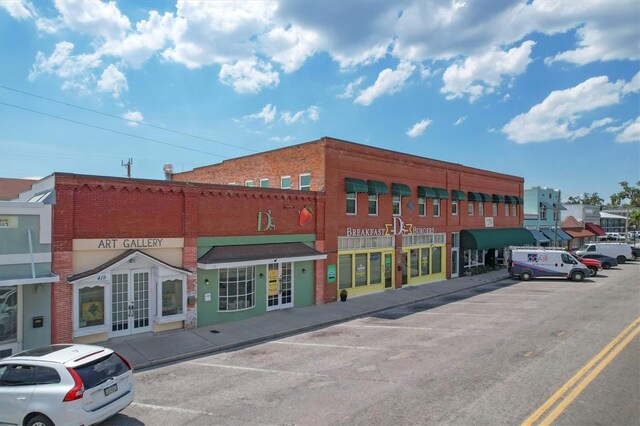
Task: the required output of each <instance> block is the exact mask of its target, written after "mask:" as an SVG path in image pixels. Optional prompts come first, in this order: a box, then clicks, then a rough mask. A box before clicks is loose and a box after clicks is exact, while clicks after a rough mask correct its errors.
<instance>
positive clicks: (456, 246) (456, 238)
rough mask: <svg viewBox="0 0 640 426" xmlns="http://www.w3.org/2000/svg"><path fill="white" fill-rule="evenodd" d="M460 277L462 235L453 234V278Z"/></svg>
mask: <svg viewBox="0 0 640 426" xmlns="http://www.w3.org/2000/svg"><path fill="white" fill-rule="evenodd" d="M459 275H460V233H459V232H453V233H452V234H451V278H457V277H458V276H459Z"/></svg>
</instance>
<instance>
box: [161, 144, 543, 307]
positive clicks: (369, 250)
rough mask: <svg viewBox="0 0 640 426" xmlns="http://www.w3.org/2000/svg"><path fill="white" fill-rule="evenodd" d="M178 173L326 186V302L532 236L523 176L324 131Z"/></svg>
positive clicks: (446, 271) (495, 254)
mask: <svg viewBox="0 0 640 426" xmlns="http://www.w3.org/2000/svg"><path fill="white" fill-rule="evenodd" d="M172 179H173V180H174V181H188V182H210V183H214V182H215V183H219V184H231V185H245V186H263V187H276V188H291V189H297V190H303V191H304V190H310V191H320V192H324V194H325V197H326V211H325V212H324V215H323V217H324V224H323V226H319V227H318V235H317V239H318V240H319V241H324V246H323V247H321V248H320V249H321V250H324V251H325V253H327V255H328V257H327V265H326V266H327V268H326V270H325V271H324V274H325V275H324V276H322V277H321V278H322V286H323V287H324V298H323V300H324V301H325V302H329V301H333V300H336V297H337V293H338V291H339V290H340V289H347V290H348V291H349V292H350V294H356V295H357V294H363V293H368V292H375V291H381V290H384V289H385V288H390V287H396V288H397V287H400V286H402V285H411V284H421V283H425V282H429V281H434V280H442V279H447V278H452V277H457V276H459V274H460V273H462V271H463V270H474V269H475V268H480V267H484V265H485V264H489V265H494V264H495V263H496V258H497V259H498V261H499V259H500V256H501V253H502V249H503V248H504V247H507V246H509V245H515V244H528V243H529V244H535V241H534V240H533V239H532V238H533V237H532V236H531V234H530V233H529V232H528V231H526V230H525V229H524V228H523V227H522V224H523V210H522V196H523V189H524V188H523V185H524V180H523V179H522V178H521V177H517V176H511V175H505V174H501V173H495V172H491V171H487V170H480V169H475V168H470V167H465V166H463V165H460V164H454V163H448V162H443V161H437V160H433V159H428V158H422V157H417V156H414V155H410V154H404V153H399V152H393V151H388V150H383V149H378V148H374V147H370V146H365V145H360V144H356V143H351V142H346V141H341V140H337V139H333V138H328V137H324V138H321V139H319V140H317V141H313V142H308V143H303V144H300V145H295V146H291V147H286V148H282V149H276V150H273V151H268V152H263V153H259V154H254V155H249V156H245V157H241V158H236V159H232V160H227V161H224V162H222V163H220V164H214V165H210V166H205V167H200V168H197V169H194V170H192V171H189V172H184V173H177V174H174V175H173V176H172Z"/></svg>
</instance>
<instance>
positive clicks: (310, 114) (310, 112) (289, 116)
mask: <svg viewBox="0 0 640 426" xmlns="http://www.w3.org/2000/svg"><path fill="white" fill-rule="evenodd" d="M305 117H306V118H307V119H309V120H311V121H318V119H319V118H320V108H318V107H317V106H315V105H312V106H310V107H309V108H307V109H306V110H302V111H298V112H295V113H291V112H289V111H284V112H282V113H280V119H281V120H282V121H284V124H286V125H287V126H290V125H292V124H295V123H297V122H298V121H300V120H304V118H305Z"/></svg>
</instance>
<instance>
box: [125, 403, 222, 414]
mask: <svg viewBox="0 0 640 426" xmlns="http://www.w3.org/2000/svg"><path fill="white" fill-rule="evenodd" d="M131 405H132V406H135V407H140V408H150V409H152V410H163V411H173V412H176V413H182V414H195V415H198V416H210V417H212V416H213V413H209V412H207V411H198V410H189V409H187V408H179V407H167V406H166V405H152V404H143V403H141V402H135V401H133V402H132V403H131Z"/></svg>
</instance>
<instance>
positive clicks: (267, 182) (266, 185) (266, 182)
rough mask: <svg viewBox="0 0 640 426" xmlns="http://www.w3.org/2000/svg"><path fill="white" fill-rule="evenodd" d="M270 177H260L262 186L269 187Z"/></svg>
mask: <svg viewBox="0 0 640 426" xmlns="http://www.w3.org/2000/svg"><path fill="white" fill-rule="evenodd" d="M268 187H269V179H260V188H268Z"/></svg>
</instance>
